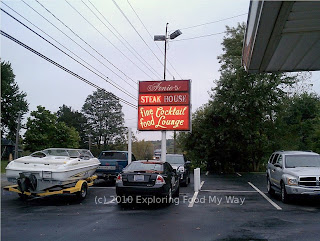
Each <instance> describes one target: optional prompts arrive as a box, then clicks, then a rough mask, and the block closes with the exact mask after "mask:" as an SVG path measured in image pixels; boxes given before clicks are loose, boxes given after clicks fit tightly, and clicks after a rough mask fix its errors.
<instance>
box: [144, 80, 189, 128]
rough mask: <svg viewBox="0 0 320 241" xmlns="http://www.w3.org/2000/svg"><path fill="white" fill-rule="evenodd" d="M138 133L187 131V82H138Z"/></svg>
mask: <svg viewBox="0 0 320 241" xmlns="http://www.w3.org/2000/svg"><path fill="white" fill-rule="evenodd" d="M138 130H140V131H144V130H145V131H157V130H160V131H161V130H167V131H173V130H177V131H188V130H190V80H173V81H144V82H141V81H140V82H139V108H138Z"/></svg>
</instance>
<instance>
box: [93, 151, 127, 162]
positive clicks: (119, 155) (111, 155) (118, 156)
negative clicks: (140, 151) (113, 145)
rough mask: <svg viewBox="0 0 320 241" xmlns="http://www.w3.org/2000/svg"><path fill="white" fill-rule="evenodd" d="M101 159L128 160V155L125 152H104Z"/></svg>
mask: <svg viewBox="0 0 320 241" xmlns="http://www.w3.org/2000/svg"><path fill="white" fill-rule="evenodd" d="M99 159H108V160H127V155H126V153H125V152H102V153H101V154H100V156H99Z"/></svg>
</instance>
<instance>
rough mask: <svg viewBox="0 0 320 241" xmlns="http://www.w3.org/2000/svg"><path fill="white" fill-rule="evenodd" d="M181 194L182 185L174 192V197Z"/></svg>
mask: <svg viewBox="0 0 320 241" xmlns="http://www.w3.org/2000/svg"><path fill="white" fill-rule="evenodd" d="M179 195H180V187H178V188H177V190H176V192H175V193H174V195H173V197H179Z"/></svg>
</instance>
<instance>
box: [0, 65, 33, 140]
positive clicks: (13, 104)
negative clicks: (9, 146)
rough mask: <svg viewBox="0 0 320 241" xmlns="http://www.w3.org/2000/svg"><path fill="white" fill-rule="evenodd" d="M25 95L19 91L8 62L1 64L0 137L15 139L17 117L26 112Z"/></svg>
mask: <svg viewBox="0 0 320 241" xmlns="http://www.w3.org/2000/svg"><path fill="white" fill-rule="evenodd" d="M26 96H27V94H26V93H24V92H22V91H20V90H19V86H18V84H17V83H16V82H15V75H14V73H13V70H12V68H11V64H10V63H9V62H1V137H4V136H5V137H7V138H9V139H11V140H14V139H15V136H16V130H17V124H18V115H19V113H20V114H21V116H23V115H24V114H25V113H27V112H28V103H27V100H26Z"/></svg>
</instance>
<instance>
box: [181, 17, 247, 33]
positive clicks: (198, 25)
mask: <svg viewBox="0 0 320 241" xmlns="http://www.w3.org/2000/svg"><path fill="white" fill-rule="evenodd" d="M247 14H248V13H243V14H239V15H236V16H233V17H230V18H224V19H220V20H216V21H213V22H208V23H202V24H197V25H193V26H190V27H185V28H180V30H181V29H190V28H196V27H200V26H203V25H207V24H212V23H218V22H222V21H225V20H229V19H232V18H237V17H240V16H243V15H247Z"/></svg>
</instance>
